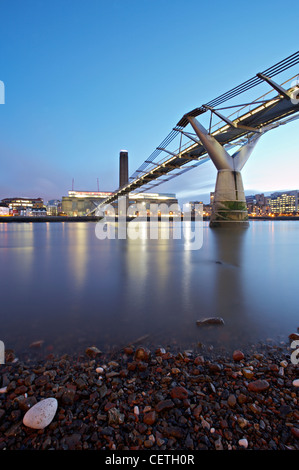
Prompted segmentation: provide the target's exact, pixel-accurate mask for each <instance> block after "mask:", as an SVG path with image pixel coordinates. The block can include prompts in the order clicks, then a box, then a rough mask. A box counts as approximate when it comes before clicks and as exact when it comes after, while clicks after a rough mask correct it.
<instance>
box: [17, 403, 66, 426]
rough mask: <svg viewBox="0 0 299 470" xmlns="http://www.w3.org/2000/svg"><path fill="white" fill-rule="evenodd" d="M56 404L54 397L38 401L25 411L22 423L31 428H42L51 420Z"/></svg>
mask: <svg viewBox="0 0 299 470" xmlns="http://www.w3.org/2000/svg"><path fill="white" fill-rule="evenodd" d="M57 405H58V402H57V400H56V398H46V399H45V400H41V401H39V402H38V403H36V404H35V405H34V406H33V407H32V408H30V409H29V410H28V411H27V412H26V413H25V415H24V418H23V424H24V425H25V426H27V427H28V428H32V429H44V428H45V427H47V426H48V425H49V424H50V423H51V421H52V420H53V418H54V416H55V413H56V410H57Z"/></svg>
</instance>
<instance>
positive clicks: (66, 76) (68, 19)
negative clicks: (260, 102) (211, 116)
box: [0, 0, 299, 201]
mask: <svg viewBox="0 0 299 470" xmlns="http://www.w3.org/2000/svg"><path fill="white" fill-rule="evenodd" d="M292 15H293V16H292ZM0 17H1V29H0V52H1V53H0V80H2V81H3V82H4V84H5V104H4V105H0V123H1V131H0V162H1V171H0V199H2V198H4V197H13V196H28V197H37V196H40V197H43V198H44V199H45V201H47V200H48V199H52V198H61V197H62V196H63V195H67V191H68V190H69V189H71V186H72V179H73V178H74V186H75V189H78V190H96V189H97V178H99V183H100V189H101V190H103V191H113V190H114V189H116V188H117V186H118V158H119V151H120V150H121V149H127V150H128V152H129V173H130V174H132V173H134V171H135V170H136V169H137V168H138V167H139V166H140V164H141V163H142V162H143V161H144V160H145V159H146V158H147V157H148V156H149V155H150V154H151V153H152V152H153V150H154V149H155V148H156V147H157V146H158V145H159V144H160V143H161V141H163V139H164V138H165V137H166V135H167V134H168V133H169V132H170V131H171V129H172V128H173V127H174V126H175V124H176V123H177V122H178V121H179V119H180V118H181V117H182V115H183V114H185V113H186V112H188V111H190V110H191V109H193V108H195V107H198V106H200V105H201V104H203V103H205V102H208V101H210V100H212V99H213V98H215V97H216V96H218V95H220V94H221V93H224V92H226V91H228V90H229V89H231V88H233V87H234V86H236V85H239V84H240V83H241V82H243V81H245V80H247V79H249V78H251V77H253V76H254V75H255V74H256V73H257V72H260V71H263V70H265V69H266V68H268V67H270V66H272V65H273V64H275V63H276V62H279V61H280V60H282V59H284V58H286V57H288V56H289V55H291V54H293V53H294V52H296V51H297V50H298V41H297V36H298V33H297V26H296V25H297V19H296V14H295V10H293V9H292V8H290V9H289V10H288V11H287V17H286V16H285V14H283V15H282V12H281V2H280V1H277V0H272V1H268V0H267V1H260V0H259V1H257V0H252V1H250V2H240V1H227V2H222V1H218V0H216V1H214V2H203V1H201V0H185V1H184V2H182V1H181V0H109V1H108V0H106V1H104V0H51V1H50V0H26V1H23V0H0ZM296 73H298V70H297V68H296V67H295V68H292V69H290V70H289V71H288V73H287V76H286V77H284V76H282V77H281V80H280V77H279V76H278V77H279V78H277V81H279V82H281V81H283V79H284V78H289V77H290V76H291V75H295V74H296ZM268 89H269V88H268V87H267V86H263V85H261V86H260V88H259V87H257V88H256V89H255V91H254V96H253V98H257V96H259V94H260V95H262V93H264V92H266V91H268ZM241 96H242V95H241ZM242 99H243V98H241V100H242ZM244 99H245V97H244ZM298 122H299V121H294V122H293V123H290V124H288V125H286V126H281V127H280V128H278V129H275V130H273V131H271V132H269V133H267V134H266V135H265V136H263V137H262V138H261V140H260V142H259V143H258V145H257V147H256V149H255V151H254V153H253V154H252V156H251V158H250V160H249V161H248V163H247V164H246V166H245V167H244V170H243V171H242V173H243V182H244V187H245V190H246V191H252V192H261V191H264V192H268V191H276V190H281V189H299V181H298V174H299V158H298V157H299V151H298V144H297V142H295V139H296V137H297V135H298ZM296 140H297V139H296ZM215 178H216V170H215V169H214V168H213V165H212V163H211V162H208V163H205V164H204V165H202V166H200V167H198V168H197V169H195V170H191V171H190V172H187V173H186V174H185V175H184V176H181V177H178V178H174V179H173V180H172V181H170V182H168V183H165V184H163V185H160V186H158V187H157V188H156V189H155V191H159V192H174V193H176V194H177V196H178V197H179V198H181V199H182V200H198V199H205V198H204V196H203V194H204V193H209V191H212V190H213V189H214V184H215Z"/></svg>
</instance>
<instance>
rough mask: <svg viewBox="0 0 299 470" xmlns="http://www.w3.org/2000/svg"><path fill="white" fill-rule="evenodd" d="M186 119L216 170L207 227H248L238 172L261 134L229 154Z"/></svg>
mask: <svg viewBox="0 0 299 470" xmlns="http://www.w3.org/2000/svg"><path fill="white" fill-rule="evenodd" d="M188 120H189V122H190V124H191V125H192V127H193V129H194V131H195V132H196V134H197V136H198V138H199V139H200V141H201V143H202V145H203V147H204V148H205V149H206V151H207V153H208V155H209V157H210V158H211V160H212V162H213V163H214V165H215V167H216V168H217V170H218V173H217V180H216V186H215V192H214V200H213V205H212V213H211V217H210V227H232V226H233V227H237V226H238V227H244V228H246V227H248V226H249V222H248V212H247V205H246V198H245V193H244V188H243V182H242V175H241V169H242V168H243V166H244V165H245V163H246V161H247V160H248V158H249V156H250V155H251V152H252V151H253V149H254V146H255V145H256V143H257V141H258V139H259V138H260V136H261V134H260V133H257V134H255V135H254V136H253V137H252V138H251V139H249V140H248V142H247V143H246V144H245V145H243V146H242V147H241V148H240V149H239V150H238V151H237V152H235V153H234V154H233V155H230V154H229V153H228V152H227V151H226V150H225V149H224V148H223V146H222V145H221V144H220V143H219V142H218V141H217V140H216V139H215V137H213V136H212V135H210V134H209V133H208V132H207V130H206V129H205V128H204V127H203V126H202V125H201V124H200V123H199V122H198V121H197V120H196V119H195V118H194V117H191V116H188Z"/></svg>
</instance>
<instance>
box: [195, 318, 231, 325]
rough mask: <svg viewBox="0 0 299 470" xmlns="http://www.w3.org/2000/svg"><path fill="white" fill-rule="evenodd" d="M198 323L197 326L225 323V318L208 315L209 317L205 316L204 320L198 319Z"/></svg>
mask: <svg viewBox="0 0 299 470" xmlns="http://www.w3.org/2000/svg"><path fill="white" fill-rule="evenodd" d="M196 325H197V326H204V325H224V320H223V318H221V317H208V318H203V319H202V320H197V321H196Z"/></svg>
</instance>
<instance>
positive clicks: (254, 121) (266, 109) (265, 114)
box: [105, 96, 298, 204]
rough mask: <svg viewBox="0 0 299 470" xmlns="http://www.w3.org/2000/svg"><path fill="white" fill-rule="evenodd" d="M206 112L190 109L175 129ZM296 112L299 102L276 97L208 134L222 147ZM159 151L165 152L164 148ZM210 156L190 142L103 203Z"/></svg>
mask: <svg viewBox="0 0 299 470" xmlns="http://www.w3.org/2000/svg"><path fill="white" fill-rule="evenodd" d="M207 111H208V110H207V109H205V110H203V109H202V108H197V109H195V110H193V111H191V112H190V113H188V114H187V115H185V116H184V117H183V118H182V119H181V121H179V123H178V124H177V126H176V128H175V129H176V130H178V131H179V132H180V131H183V132H184V128H185V127H186V126H187V125H188V124H189V119H188V118H189V117H193V116H199V115H200V114H203V113H204V112H207ZM296 112H298V105H296V104H293V103H292V102H291V101H290V100H287V99H285V98H282V97H280V96H278V97H276V98H275V99H273V100H270V101H269V102H266V103H265V104H263V105H261V106H258V107H256V108H255V109H253V110H252V111H250V112H248V113H245V114H244V115H243V116H241V117H240V118H238V119H236V120H234V121H232V123H233V124H234V126H231V125H229V124H225V125H224V126H222V127H221V128H219V129H217V131H215V132H213V133H211V135H212V136H213V137H214V138H215V139H216V141H217V142H219V143H220V144H221V145H222V146H225V145H226V144H229V143H232V142H234V141H237V140H239V139H241V138H243V137H246V138H250V137H252V136H253V135H255V133H257V132H260V130H262V128H265V127H266V126H268V125H271V124H275V123H276V122H277V121H281V120H282V119H286V118H289V117H291V116H292V115H293V114H295V113H296ZM162 150H165V151H166V149H162ZM209 158H210V157H209V155H208V153H207V151H206V149H205V147H204V146H203V144H202V143H201V142H198V143H196V142H193V143H192V144H191V145H190V147H187V148H186V149H184V150H183V151H181V152H177V153H176V154H172V156H171V157H170V158H168V159H167V160H165V161H164V162H163V163H161V164H158V165H156V166H155V167H154V168H152V169H151V170H149V171H148V172H145V173H144V174H142V175H141V176H140V177H137V178H135V179H134V180H133V181H131V182H130V183H128V184H127V185H125V186H123V187H122V188H120V189H119V190H118V191H116V192H115V193H114V194H113V196H111V197H109V198H108V199H107V200H106V201H105V204H110V203H111V202H112V201H114V200H116V199H117V198H118V197H120V196H123V195H125V194H127V193H130V192H132V191H135V190H136V189H138V188H140V187H141V186H144V185H146V184H148V183H149V182H151V181H155V180H157V179H158V178H160V177H163V176H165V175H168V174H169V173H171V172H172V171H173V170H174V169H180V168H182V167H184V166H185V165H186V164H187V163H190V162H191V163H197V164H198V163H199V162H202V163H203V162H205V161H207V160H208V159H209Z"/></svg>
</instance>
